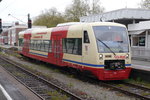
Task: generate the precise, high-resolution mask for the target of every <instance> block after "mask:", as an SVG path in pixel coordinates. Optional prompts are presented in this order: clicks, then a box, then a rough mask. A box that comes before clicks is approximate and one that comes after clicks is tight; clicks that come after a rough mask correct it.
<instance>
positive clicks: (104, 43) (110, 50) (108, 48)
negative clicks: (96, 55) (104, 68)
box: [97, 39, 116, 56]
mask: <svg viewBox="0 0 150 100" xmlns="http://www.w3.org/2000/svg"><path fill="white" fill-rule="evenodd" d="M97 40H98V41H99V42H101V43H102V44H103V45H105V46H106V47H107V48H108V49H109V50H110V51H111V52H112V53H113V54H114V55H115V56H116V54H115V52H114V51H112V50H111V49H110V47H109V46H108V45H107V44H106V43H104V42H103V41H101V40H100V39H97Z"/></svg>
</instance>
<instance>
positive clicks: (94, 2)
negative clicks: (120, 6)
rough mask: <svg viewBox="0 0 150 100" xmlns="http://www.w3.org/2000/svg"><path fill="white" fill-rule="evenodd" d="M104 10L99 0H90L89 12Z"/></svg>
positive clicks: (94, 12)
mask: <svg viewBox="0 0 150 100" xmlns="http://www.w3.org/2000/svg"><path fill="white" fill-rule="evenodd" d="M103 12H104V7H103V6H101V3H100V0H92V7H91V10H90V14H99V13H103Z"/></svg>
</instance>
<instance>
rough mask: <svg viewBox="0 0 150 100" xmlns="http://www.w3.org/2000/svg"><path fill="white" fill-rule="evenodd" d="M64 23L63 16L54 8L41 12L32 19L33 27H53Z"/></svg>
mask: <svg viewBox="0 0 150 100" xmlns="http://www.w3.org/2000/svg"><path fill="white" fill-rule="evenodd" d="M65 21H66V20H65V19H64V16H63V15H62V14H61V13H59V12H58V11H57V9H56V8H51V9H49V10H45V11H42V13H41V14H40V15H39V16H37V17H36V18H35V19H34V21H33V25H43V26H47V27H54V26H56V25H57V24H58V23H63V22H65Z"/></svg>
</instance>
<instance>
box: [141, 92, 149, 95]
mask: <svg viewBox="0 0 150 100" xmlns="http://www.w3.org/2000/svg"><path fill="white" fill-rule="evenodd" d="M148 95H150V93H146V92H144V93H142V96H148Z"/></svg>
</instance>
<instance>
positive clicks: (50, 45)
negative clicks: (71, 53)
mask: <svg viewBox="0 0 150 100" xmlns="http://www.w3.org/2000/svg"><path fill="white" fill-rule="evenodd" d="M49 52H52V41H51V40H50V41H49Z"/></svg>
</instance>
